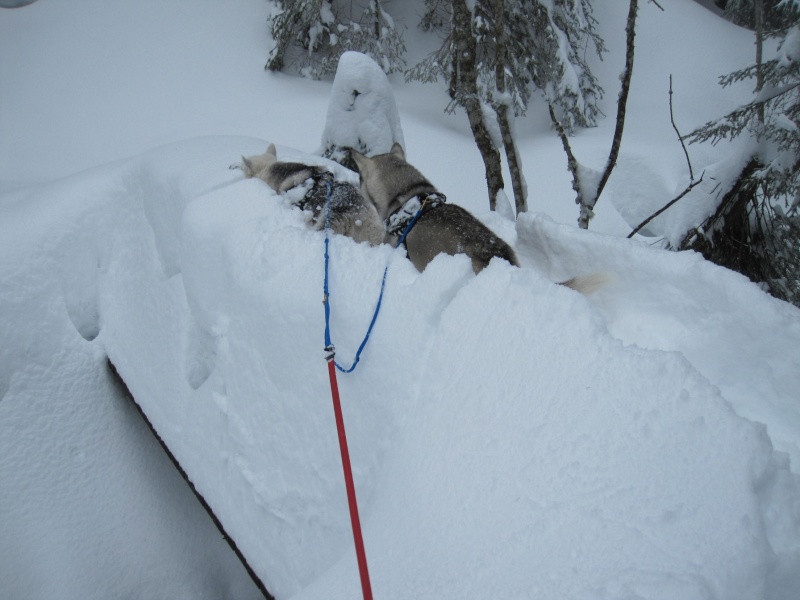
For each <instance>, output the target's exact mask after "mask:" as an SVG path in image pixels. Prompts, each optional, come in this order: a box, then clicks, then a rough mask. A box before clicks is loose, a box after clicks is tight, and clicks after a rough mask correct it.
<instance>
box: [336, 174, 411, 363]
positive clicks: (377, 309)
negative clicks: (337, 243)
mask: <svg viewBox="0 0 800 600" xmlns="http://www.w3.org/2000/svg"><path fill="white" fill-rule="evenodd" d="M331 179H332V177H331V176H330V175H328V176H327V177H326V178H325V184H326V185H327V186H328V197H327V200H326V203H325V281H324V283H323V286H322V291H323V294H324V295H323V300H322V303H323V304H324V305H325V359H326V360H328V361H331V360H332V361H333V364H334V365H336V368H337V369H339V370H340V371H341V372H342V373H352V372H353V371H354V370H355V368H356V365H358V361H360V360H361V352H362V351H363V350H364V347H365V346H366V345H367V341H368V340H369V336H370V334H371V333H372V328H373V326H374V325H375V321H377V320H378V313H379V312H380V310H381V303H382V302H383V291H384V289H386V274H387V273H388V272H389V265H386V267H385V268H384V269H383V278H382V279H381V291H380V294H378V302H377V304H376V305H375V312H374V313H373V314H372V320H371V321H370V322H369V327H368V328H367V333H366V334H365V335H364V339H363V340H362V341H361V344H360V345H359V347H358V350H356V356H355V359H354V360H353V364H352V365H351V366H350V368H347V369H346V368H344V367H343V366H341V365H340V364H339V363H338V362H336V360H335V358H334V357H335V355H336V349H335V348H334V346H333V342H332V341H331V322H330V320H331V303H330V288H329V285H328V263H329V262H330V256H329V252H328V241H329V239H328V230H329V228H330V222H331V189H332V188H331ZM422 209H423V207H422V206H420V208H419V210H418V211H417V213H416V214H415V215H414V217H413V218H412V219H411V221H409V223H408V225H407V226H406V228H405V230H404V231H403V234H402V235H401V236H400V239H399V241H398V242H397V245H396V246H395V248H398V247H400V245H401V244H402V243H403V242H404V241H405V239H406V236H407V235H408V232H409V231H411V228H412V227H413V226H414V223H416V222H417V219H418V218H419V216H420V215H421V214H422Z"/></svg>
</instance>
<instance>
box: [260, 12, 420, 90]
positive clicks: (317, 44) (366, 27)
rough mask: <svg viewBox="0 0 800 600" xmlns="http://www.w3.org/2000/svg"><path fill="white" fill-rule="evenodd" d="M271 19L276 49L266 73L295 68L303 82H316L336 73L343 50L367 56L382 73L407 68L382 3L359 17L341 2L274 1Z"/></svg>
mask: <svg viewBox="0 0 800 600" xmlns="http://www.w3.org/2000/svg"><path fill="white" fill-rule="evenodd" d="M273 2H274V10H273V12H272V14H271V15H270V17H269V24H270V33H271V34H272V38H273V41H274V46H273V48H272V49H271V50H270V52H269V56H268V60H267V64H266V66H265V68H266V69H268V70H270V71H280V70H282V69H284V68H285V67H286V66H287V61H288V65H291V66H293V67H294V68H296V70H297V71H298V72H299V73H300V74H301V75H303V76H305V77H310V78H313V79H318V78H320V77H322V76H324V75H329V74H331V73H334V72H335V71H336V66H337V65H338V63H339V57H340V56H341V55H342V54H343V53H344V52H346V51H347V50H356V51H359V52H362V53H363V54H366V55H367V56H369V57H370V58H372V59H373V60H374V61H375V62H377V63H378V64H379V65H380V66H381V68H382V69H383V70H384V72H385V73H392V72H395V71H400V70H402V69H403V68H404V67H405V59H404V54H405V46H404V44H403V39H402V35H401V33H400V31H398V30H397V28H396V27H395V23H394V20H393V19H392V17H391V16H390V15H389V14H388V13H387V12H386V11H385V10H384V9H383V2H382V0H367V2H366V6H365V7H364V8H363V9H361V10H360V12H357V11H359V9H358V8H357V7H356V6H354V5H353V3H352V2H348V1H345V0H273Z"/></svg>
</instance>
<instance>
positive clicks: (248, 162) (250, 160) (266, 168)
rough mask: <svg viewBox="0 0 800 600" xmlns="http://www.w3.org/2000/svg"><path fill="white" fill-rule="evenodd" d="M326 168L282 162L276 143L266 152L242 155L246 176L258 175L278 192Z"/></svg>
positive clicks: (298, 183)
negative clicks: (279, 158)
mask: <svg viewBox="0 0 800 600" xmlns="http://www.w3.org/2000/svg"><path fill="white" fill-rule="evenodd" d="M324 170H325V169H323V168H322V167H315V166H312V165H306V164H303V163H298V162H280V161H279V160H278V153H277V151H276V150H275V144H270V145H269V148H267V151H266V152H265V153H264V154H258V155H256V156H250V157H244V156H243V157H242V171H244V174H245V177H257V178H258V179H260V180H261V181H263V182H264V183H266V184H267V185H268V186H269V187H271V188H272V189H273V190H275V191H276V192H285V191H286V190H290V189H292V188H293V187H296V186H298V185H300V184H301V183H303V182H304V181H306V180H307V179H308V178H309V177H312V176H313V175H315V174H318V173H321V172H323V171H324Z"/></svg>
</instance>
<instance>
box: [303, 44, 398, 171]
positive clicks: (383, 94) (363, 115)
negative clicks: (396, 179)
mask: <svg viewBox="0 0 800 600" xmlns="http://www.w3.org/2000/svg"><path fill="white" fill-rule="evenodd" d="M395 142H398V143H399V144H400V145H402V146H403V147H405V143H404V140H403V129H402V127H401V126H400V115H399V114H398V112H397V105H396V104H395V100H394V94H393V93H392V86H391V84H390V83H389V79H388V78H387V77H386V74H385V73H384V72H383V70H382V69H381V68H380V66H378V63H376V62H375V61H374V60H372V59H371V58H370V57H368V56H367V55H365V54H361V53H360V52H345V53H344V54H342V56H341V57H340V58H339V66H338V67H337V69H336V76H335V77H334V80H333V86H332V87H331V98H330V101H329V102H328V115H327V117H326V120H325V130H324V132H323V133H322V145H321V147H320V149H319V151H318V154H321V155H322V156H324V157H326V158H330V159H332V160H335V161H336V162H338V163H339V164H341V165H343V166H345V167H347V168H348V169H351V170H356V166H355V163H354V162H353V159H352V158H351V157H350V148H354V149H356V150H358V151H359V152H361V153H362V154H365V155H366V156H374V155H375V154H384V153H386V152H389V150H391V148H392V144H394V143H395Z"/></svg>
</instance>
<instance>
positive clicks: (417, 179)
mask: <svg viewBox="0 0 800 600" xmlns="http://www.w3.org/2000/svg"><path fill="white" fill-rule="evenodd" d="M351 154H352V156H353V160H355V162H356V165H357V166H358V170H359V172H360V174H361V194H362V195H363V196H364V197H365V198H367V199H368V200H370V201H371V202H372V203H373V204H374V205H375V207H376V208H377V209H378V214H379V215H380V217H381V218H382V219H384V220H385V222H386V241H387V242H390V243H392V245H395V244H396V241H397V239H398V237H399V236H401V235H402V234H403V232H404V231H406V230H407V229H408V227H409V224H410V225H411V228H410V230H408V232H407V234H406V238H405V244H406V251H407V252H408V258H409V260H411V262H412V263H413V264H414V266H415V267H416V268H417V270H418V271H423V270H425V267H426V266H428V263H430V262H431V261H432V260H433V259H434V257H435V256H436V255H437V254H441V253H442V252H444V253H446V254H452V255H455V254H460V253H463V254H466V255H467V256H469V257H470V259H471V260H472V270H473V271H475V273H478V272H479V271H481V270H482V269H484V268H485V267H486V265H488V264H489V261H490V260H492V258H494V257H499V258H502V259H503V260H506V261H508V262H510V263H511V264H512V265H514V266H517V267H518V266H519V261H518V260H517V256H516V254H515V253H514V250H512V249H511V246H509V245H508V244H507V243H506V242H504V241H503V240H501V239H500V238H499V237H498V236H497V235H495V234H494V232H492V231H491V230H490V229H489V228H488V227H486V226H485V225H484V224H483V223H481V222H480V221H478V219H476V218H475V217H474V216H473V215H472V214H471V213H469V212H468V211H467V210H465V209H463V208H461V207H460V206H456V205H455V204H445V198H444V195H443V194H441V193H440V192H439V191H438V190H437V189H436V188H435V187H434V186H433V184H432V183H431V182H430V181H428V180H427V179H426V178H425V176H424V175H422V173H420V172H419V171H418V170H417V169H415V168H414V167H413V166H411V165H410V164H408V162H406V157H405V152H404V151H403V147H402V146H401V145H400V144H397V143H395V144H394V145H393V146H392V149H391V151H390V152H388V153H387V154H379V155H377V156H373V157H371V158H370V157H367V156H364V155H363V154H361V153H360V152H357V151H355V150H351ZM420 208H421V209H422V210H421V212H420ZM418 212H420V214H419V217H418V218H417V220H416V221H414V216H415V215H416V214H417V213H418ZM608 280H609V277H608V276H606V275H604V274H600V273H597V274H590V275H581V276H578V277H573V278H571V279H568V280H567V281H562V282H559V285H563V286H566V287H569V288H572V289H573V290H575V291H578V292H580V293H582V294H586V295H588V294H592V293H593V292H595V291H597V290H598V289H599V288H601V287H603V286H604V285H605V284H606V282H607V281H608Z"/></svg>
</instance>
